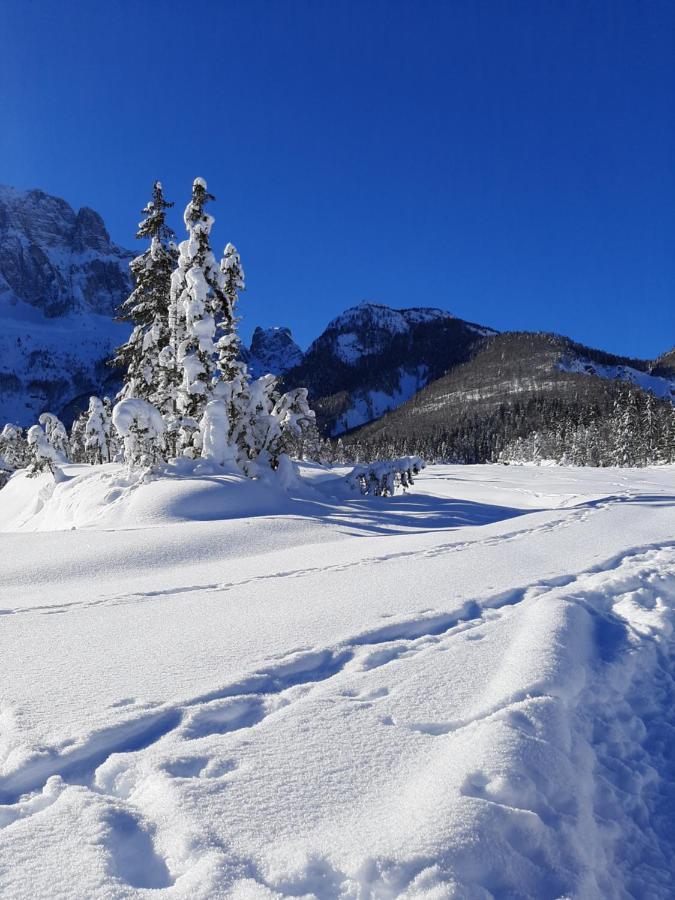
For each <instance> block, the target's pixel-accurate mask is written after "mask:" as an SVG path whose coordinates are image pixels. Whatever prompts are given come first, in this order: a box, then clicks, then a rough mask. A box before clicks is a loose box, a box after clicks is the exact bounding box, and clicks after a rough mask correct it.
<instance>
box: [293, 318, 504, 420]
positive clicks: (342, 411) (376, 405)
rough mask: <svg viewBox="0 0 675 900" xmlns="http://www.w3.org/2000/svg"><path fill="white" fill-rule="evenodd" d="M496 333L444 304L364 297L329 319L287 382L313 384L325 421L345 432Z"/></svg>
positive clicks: (387, 407) (312, 394) (392, 406)
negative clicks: (397, 304) (407, 305)
mask: <svg viewBox="0 0 675 900" xmlns="http://www.w3.org/2000/svg"><path fill="white" fill-rule="evenodd" d="M495 333H496V332H494V331H493V330H492V329H490V328H484V327H482V326H480V325H474V324H472V323H470V322H464V321H462V320H461V319H458V318H456V317H455V316H453V315H451V314H450V313H449V312H445V311H444V310H441V309H435V308H431V307H414V308H411V309H391V308H390V307H388V306H383V305H382V304H379V303H368V302H364V303H361V304H359V305H358V306H354V307H352V308H350V309H347V310H346V311H345V312H344V313H342V314H341V315H339V316H338V317H337V318H335V319H333V320H332V321H331V322H329V324H328V326H327V327H326V329H325V331H324V332H323V333H322V334H321V335H320V336H319V337H318V338H317V339H316V340H315V341H314V342H313V343H312V344H311V346H310V347H309V349H308V351H307V353H306V354H305V356H304V359H303V361H302V363H301V364H300V365H299V366H296V367H295V368H294V369H292V370H291V371H289V372H288V374H287V376H286V382H287V383H288V384H289V385H292V386H300V385H304V386H307V387H308V388H309V391H310V398H311V399H312V402H313V404H314V407H315V409H316V411H317V415H318V419H319V424H320V426H321V427H322V428H323V430H325V431H326V432H327V433H329V434H340V433H341V432H343V431H346V430H348V429H350V428H354V427H355V426H357V425H362V424H363V423H365V422H369V421H371V420H373V419H377V418H378V417H379V416H381V415H383V414H384V413H385V412H387V411H388V410H391V409H395V408H396V407H397V406H399V405H400V404H401V403H404V402H405V401H406V400H408V399H409V398H410V397H412V396H413V395H414V394H415V393H416V392H417V391H418V390H419V389H420V388H422V387H423V386H424V385H425V384H426V383H427V382H428V381H430V380H432V379H434V378H438V377H439V376H441V375H442V374H443V373H444V372H445V371H447V370H448V369H449V368H451V367H452V366H455V365H457V364H459V363H461V362H464V361H466V360H467V359H468V358H469V356H470V353H471V349H472V347H474V346H475V345H476V344H477V343H478V342H479V341H481V340H482V339H483V338H484V337H485V336H486V335H490V334H495Z"/></svg>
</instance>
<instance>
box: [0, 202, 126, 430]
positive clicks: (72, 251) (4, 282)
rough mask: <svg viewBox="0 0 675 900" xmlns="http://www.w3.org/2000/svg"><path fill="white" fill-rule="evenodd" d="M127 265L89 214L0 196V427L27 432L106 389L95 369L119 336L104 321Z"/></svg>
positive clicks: (119, 330)
mask: <svg viewBox="0 0 675 900" xmlns="http://www.w3.org/2000/svg"><path fill="white" fill-rule="evenodd" d="M132 255H133V254H132V253H131V252H129V251H127V250H124V249H122V248H121V247H118V246H117V245H116V244H114V243H113V242H112V241H111V240H110V237H109V235H108V232H107V231H106V229H105V226H104V224H103V220H102V219H101V217H100V215H99V214H98V213H97V212H95V211H94V210H92V209H89V208H87V207H83V208H82V209H80V210H79V211H77V212H75V210H74V209H73V208H72V207H71V206H69V204H68V203H66V202H65V200H61V199H60V198H58V197H52V196H50V195H49V194H46V193H44V192H43V191H39V190H31V191H17V190H15V189H14V188H11V187H5V186H0V421H2V422H5V421H12V422H15V423H17V424H21V425H29V424H32V423H33V422H34V421H35V420H36V419H37V416H38V415H39V414H40V413H41V412H43V411H44V410H45V409H52V410H54V411H58V412H62V411H63V407H64V405H65V404H66V403H68V402H72V401H76V398H78V397H82V398H84V397H86V396H88V395H89V394H90V393H103V392H105V390H106V389H107V388H108V387H109V386H110V385H112V384H113V383H114V382H115V376H114V374H113V373H112V372H111V371H110V369H108V368H107V367H106V366H105V360H106V359H107V358H108V357H109V356H110V354H111V351H112V349H113V347H115V346H116V345H118V344H120V343H122V342H123V341H124V340H125V339H126V336H127V335H128V333H129V326H128V325H126V324H122V323H118V322H115V321H113V318H112V316H113V314H114V311H115V309H116V307H117V306H118V305H119V304H120V302H121V301H122V300H123V299H124V297H125V296H126V295H127V294H128V293H129V290H130V287H131V279H130V275H129V271H128V265H129V261H130V260H131V258H132Z"/></svg>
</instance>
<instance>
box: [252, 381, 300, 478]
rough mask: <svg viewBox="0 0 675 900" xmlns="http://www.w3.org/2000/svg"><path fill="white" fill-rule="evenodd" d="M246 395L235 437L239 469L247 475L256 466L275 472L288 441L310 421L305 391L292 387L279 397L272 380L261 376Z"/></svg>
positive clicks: (253, 470) (297, 434) (274, 382)
mask: <svg viewBox="0 0 675 900" xmlns="http://www.w3.org/2000/svg"><path fill="white" fill-rule="evenodd" d="M247 395H248V396H247V407H246V409H245V410H244V413H243V416H242V428H241V433H240V438H239V450H240V462H241V465H242V468H243V469H244V471H247V472H249V473H251V472H255V470H256V469H257V468H258V467H260V466H262V467H268V466H269V467H271V468H272V469H276V468H277V465H278V463H279V458H280V456H281V454H282V453H285V452H286V450H287V449H290V443H291V441H292V440H293V439H294V438H296V437H298V436H299V435H301V434H302V432H303V429H305V428H307V427H309V426H310V425H311V424H312V423H313V422H314V413H313V411H312V410H311V409H310V408H309V405H308V403H307V390H306V389H305V388H296V389H295V390H293V391H289V392H288V393H286V394H281V395H280V394H279V393H278V391H277V379H276V377H275V376H274V375H262V376H261V377H260V378H257V379H256V380H255V381H252V382H250V384H249V388H248V392H247ZM252 464H253V465H252Z"/></svg>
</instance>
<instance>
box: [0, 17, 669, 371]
mask: <svg viewBox="0 0 675 900" xmlns="http://www.w3.org/2000/svg"><path fill="white" fill-rule="evenodd" d="M0 33H2V35H3V41H2V43H3V51H2V54H1V55H0V115H1V117H2V123H3V127H2V129H1V130H0V182H4V183H8V184H13V185H15V186H16V187H19V188H29V187H41V188H43V189H44V190H46V191H48V192H50V193H54V194H57V195H60V196H62V197H64V198H65V199H67V200H68V201H69V202H70V203H71V204H72V205H73V206H80V205H88V206H92V207H94V208H95V209H97V210H98V211H99V212H101V214H102V215H103V217H104V219H105V221H106V223H107V225H108V227H109V230H110V232H111V234H112V235H113V237H114V239H115V240H117V241H118V242H119V243H121V244H123V245H125V246H128V247H131V248H134V247H135V246H140V245H139V244H137V242H135V241H134V238H133V234H134V230H135V225H136V222H137V221H138V219H139V210H140V208H141V207H142V206H143V205H144V203H145V201H146V199H147V198H148V196H149V191H150V187H151V184H152V181H153V180H154V179H155V178H160V179H161V180H162V181H163V183H164V185H165V191H166V194H167V196H168V197H169V199H173V200H175V201H176V215H175V227H176V228H177V230H179V225H180V224H181V223H180V213H181V212H182V208H183V207H184V205H185V203H186V202H187V199H188V195H189V190H190V185H191V182H192V179H193V178H194V177H195V176H196V175H201V176H203V177H205V178H206V179H207V181H208V183H209V187H210V189H211V190H212V192H213V193H214V194H215V195H216V197H217V201H216V202H215V203H214V204H213V205H212V207H211V212H212V214H213V215H214V216H215V217H216V225H215V227H214V246H215V249H216V250H217V251H221V250H222V247H223V245H224V243H225V242H226V241H227V240H232V241H233V242H234V243H235V244H236V245H237V246H238V248H239V250H240V252H241V254H242V258H243V261H244V264H245V267H246V271H247V279H248V290H247V292H246V294H245V295H244V298H243V301H242V304H241V312H242V314H243V315H244V317H245V318H244V323H243V326H242V328H243V331H244V334H245V335H248V334H250V331H251V330H252V328H253V326H254V325H255V324H262V325H272V324H280V325H283V324H285V325H289V326H290V327H291V328H292V329H293V332H294V334H295V335H296V337H297V339H298V340H299V342H300V343H302V344H306V343H307V342H308V341H310V340H311V339H312V338H313V337H314V336H316V334H318V333H319V331H321V330H322V328H323V327H324V326H325V324H326V323H327V321H328V320H329V319H330V318H331V317H333V316H334V315H336V314H337V313H339V312H340V311H341V310H342V309H344V308H346V307H347V306H350V305H353V304H355V303H358V302H360V301H361V300H363V299H369V300H374V301H377V302H381V303H387V304H390V305H392V306H398V307H401V306H415V305H417V306H419V305H430V306H439V307H442V308H445V309H448V310H450V311H451V312H453V313H455V314H456V315H458V316H461V317H462V318H466V319H469V320H472V321H477V322H480V323H483V324H487V325H491V326H493V327H496V328H499V329H504V330H506V329H527V330H551V331H557V332H561V333H564V334H568V335H570V336H572V337H574V338H576V339H577V340H580V341H583V342H585V343H588V344H591V345H594V346H600V347H603V348H605V349H608V350H612V351H615V352H621V353H626V354H629V355H635V356H653V355H655V354H657V353H660V352H662V351H664V350H666V349H668V348H669V347H671V346H672V345H673V342H674V341H675V116H674V115H673V110H674V108H675V53H674V52H673V47H674V46H675V4H673V3H671V2H661V0H649V2H621V0H607V2H598V0H578V2H575V0H566V2H562V0H561V2H553V0H547V2H541V0H536V2H526V0H513V2H501V0H492V2H468V0H454V2H440V0H439V2H425V0H416V2H396V0H389V2H374V0H359V2H357V0H353V2H337V0H332V2H328V0H326V2H324V0H311V2H305V0H294V2H284V0H265V2H260V0H245V2H227V0H222V2H202V3H195V4H192V5H190V4H188V3H185V2H180V3H179V2H172V0H163V2H160V0H146V2H144V3H140V2H112V0H111V2H108V3H98V2H95V0H90V2H79V3H78V2H68V0H60V2H56V0H53V2H47V0H43V2H27V0H23V2H17V0H3V2H2V4H0ZM179 234H181V232H180V231H179Z"/></svg>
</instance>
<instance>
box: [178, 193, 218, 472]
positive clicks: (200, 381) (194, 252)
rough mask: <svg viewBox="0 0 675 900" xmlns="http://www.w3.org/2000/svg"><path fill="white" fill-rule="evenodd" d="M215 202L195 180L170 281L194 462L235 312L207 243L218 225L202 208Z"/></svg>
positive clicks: (181, 409)
mask: <svg viewBox="0 0 675 900" xmlns="http://www.w3.org/2000/svg"><path fill="white" fill-rule="evenodd" d="M213 199H214V197H213V195H212V194H209V193H208V191H207V188H206V182H205V181H204V179H203V178H196V179H195V181H194V183H193V185H192V199H191V200H190V202H189V203H188V205H187V207H186V208H185V213H184V216H183V220H184V222H185V227H186V229H187V232H188V239H187V240H185V241H182V242H181V244H180V246H179V248H178V250H179V255H178V267H177V268H176V270H175V271H174V272H173V275H172V276H171V292H170V303H169V325H170V329H171V340H172V346H173V352H174V355H175V358H176V360H177V365H178V371H179V373H180V383H179V387H178V395H177V408H178V413H179V414H180V416H181V427H180V431H179V441H180V444H181V445H182V448H181V449H182V450H183V452H184V453H185V454H186V455H188V456H193V457H194V456H196V455H197V453H198V451H199V450H200V449H201V448H200V435H199V431H198V424H199V420H200V419H201V416H202V414H203V412H204V409H205V407H206V404H207V403H208V402H209V400H210V399H211V398H212V393H213V387H214V380H215V376H216V369H217V363H216V346H215V343H214V338H215V334H216V322H217V321H219V322H220V321H225V320H226V319H227V317H228V315H229V310H230V307H231V304H230V300H229V298H228V297H227V296H226V294H225V287H226V277H225V274H224V273H223V271H222V270H221V269H220V268H219V267H218V265H217V264H216V260H215V257H214V255H213V251H212V250H211V246H210V243H209V236H210V233H211V228H212V226H213V221H214V220H213V217H212V216H210V215H209V214H208V213H206V212H205V211H204V207H205V205H206V204H207V203H208V202H209V201H210V200H213Z"/></svg>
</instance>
